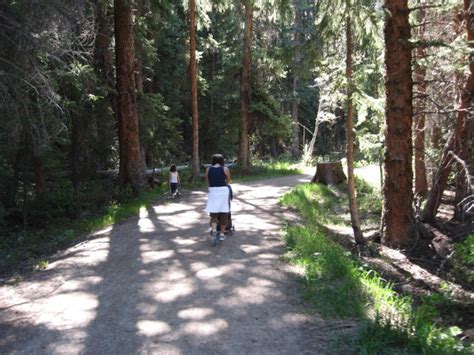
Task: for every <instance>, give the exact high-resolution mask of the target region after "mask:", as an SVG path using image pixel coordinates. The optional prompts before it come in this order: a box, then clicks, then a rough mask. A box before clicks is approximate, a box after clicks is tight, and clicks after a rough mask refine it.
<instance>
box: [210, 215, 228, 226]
mask: <svg viewBox="0 0 474 355" xmlns="http://www.w3.org/2000/svg"><path fill="white" fill-rule="evenodd" d="M210 215H211V224H212V223H219V224H220V225H225V226H226V225H227V224H228V223H229V213H228V212H226V213H222V212H219V213H211V214H210Z"/></svg>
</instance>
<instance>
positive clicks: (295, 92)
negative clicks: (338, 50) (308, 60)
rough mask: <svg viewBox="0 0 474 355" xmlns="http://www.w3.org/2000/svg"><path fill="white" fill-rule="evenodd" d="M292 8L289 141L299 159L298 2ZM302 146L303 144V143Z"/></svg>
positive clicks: (295, 1)
mask: <svg viewBox="0 0 474 355" xmlns="http://www.w3.org/2000/svg"><path fill="white" fill-rule="evenodd" d="M293 7H294V9H295V24H294V33H293V49H294V54H293V82H292V91H293V102H292V108H291V120H292V122H293V127H292V133H293V134H292V139H291V155H292V156H293V158H294V159H297V158H299V156H300V139H299V134H300V125H299V120H298V104H299V98H298V83H299V80H298V65H299V63H300V49H299V46H300V37H301V36H300V31H301V10H300V2H299V0H293ZM303 144H304V142H303Z"/></svg>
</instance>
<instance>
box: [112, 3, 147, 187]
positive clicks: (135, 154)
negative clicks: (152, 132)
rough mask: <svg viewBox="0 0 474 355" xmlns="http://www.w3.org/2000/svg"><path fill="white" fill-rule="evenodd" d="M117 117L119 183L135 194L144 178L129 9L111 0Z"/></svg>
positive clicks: (126, 4) (129, 7) (130, 12)
mask: <svg viewBox="0 0 474 355" xmlns="http://www.w3.org/2000/svg"><path fill="white" fill-rule="evenodd" d="M114 17H115V58H116V70H117V92H118V98H117V99H118V100H117V114H118V117H119V137H120V138H119V144H120V145H121V149H120V153H121V154H120V179H121V183H122V186H130V187H131V188H132V190H133V192H134V193H135V194H137V193H138V192H139V191H140V189H141V187H142V185H143V183H144V178H145V167H144V166H143V159H142V155H141V151H140V134H139V127H138V112H137V98H136V93H135V87H136V86H135V78H134V69H135V51H134V44H133V23H132V8H131V6H130V4H129V2H128V1H126V0H114Z"/></svg>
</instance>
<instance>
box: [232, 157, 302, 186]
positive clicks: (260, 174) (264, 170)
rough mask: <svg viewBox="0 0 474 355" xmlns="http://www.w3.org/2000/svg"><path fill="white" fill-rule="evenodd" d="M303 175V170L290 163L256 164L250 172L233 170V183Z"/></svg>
mask: <svg viewBox="0 0 474 355" xmlns="http://www.w3.org/2000/svg"><path fill="white" fill-rule="evenodd" d="M301 173H302V170H301V168H299V167H298V166H297V165H296V164H294V163H292V162H289V161H269V162H254V163H253V164H252V167H251V168H250V170H249V171H248V172H242V171H241V170H240V169H239V168H238V167H237V168H233V169H231V175H232V181H234V182H239V181H240V182H242V181H252V180H257V179H269V178H273V177H278V176H287V175H295V174H301Z"/></svg>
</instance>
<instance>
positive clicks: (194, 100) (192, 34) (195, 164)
mask: <svg viewBox="0 0 474 355" xmlns="http://www.w3.org/2000/svg"><path fill="white" fill-rule="evenodd" d="M195 12H196V2H195V0H189V51H190V63H189V65H190V74H191V111H192V126H193V157H192V169H193V179H194V180H197V179H199V112H198V97H197V93H198V91H197V64H196V13H195Z"/></svg>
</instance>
